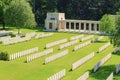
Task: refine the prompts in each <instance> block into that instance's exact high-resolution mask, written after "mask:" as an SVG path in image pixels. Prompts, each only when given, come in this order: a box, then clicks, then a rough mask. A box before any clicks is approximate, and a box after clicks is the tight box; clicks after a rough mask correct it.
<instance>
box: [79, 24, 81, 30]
mask: <svg viewBox="0 0 120 80" xmlns="http://www.w3.org/2000/svg"><path fill="white" fill-rule="evenodd" d="M80 30H81V23H79V32H80Z"/></svg>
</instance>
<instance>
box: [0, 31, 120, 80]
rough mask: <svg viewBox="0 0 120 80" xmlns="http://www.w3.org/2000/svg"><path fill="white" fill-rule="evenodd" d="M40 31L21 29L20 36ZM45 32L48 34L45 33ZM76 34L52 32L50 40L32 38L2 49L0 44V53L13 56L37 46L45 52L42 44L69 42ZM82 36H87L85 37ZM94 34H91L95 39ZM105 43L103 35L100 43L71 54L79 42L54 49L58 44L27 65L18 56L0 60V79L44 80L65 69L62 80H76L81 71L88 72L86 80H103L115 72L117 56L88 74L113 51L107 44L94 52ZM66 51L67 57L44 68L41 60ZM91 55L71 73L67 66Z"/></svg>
mask: <svg viewBox="0 0 120 80" xmlns="http://www.w3.org/2000/svg"><path fill="white" fill-rule="evenodd" d="M13 31H14V32H17V29H13ZM39 31H40V30H35V29H34V30H32V29H21V32H22V33H24V34H25V33H28V32H37V33H40V32H39ZM45 33H49V32H45ZM75 35H80V34H78V33H62V32H54V35H53V36H52V37H47V38H43V39H34V38H33V39H32V40H30V41H28V42H22V43H17V44H13V45H8V46H3V45H2V44H1V43H0V51H7V52H8V53H9V54H13V53H16V52H19V51H22V50H26V49H29V48H33V47H39V52H40V51H43V50H45V49H44V48H45V44H46V43H50V42H54V41H57V40H60V39H64V38H67V39H69V38H70V37H72V36H75ZM85 36H89V35H88V34H85ZM97 36H98V35H95V37H97ZM108 41H109V38H108V37H107V36H106V37H104V39H102V41H100V42H96V43H91V44H90V45H89V46H86V47H84V48H82V49H80V50H77V51H75V52H73V51H72V50H73V47H74V46H75V45H78V44H81V43H83V42H79V43H78V44H75V45H73V46H70V47H68V48H65V49H62V50H58V48H59V45H57V46H54V47H53V48H54V52H53V53H52V54H49V55H47V56H43V57H41V58H38V59H36V60H33V61H31V62H30V63H24V61H25V60H26V57H27V56H24V57H21V58H19V59H16V60H12V61H0V80H47V78H48V77H50V76H51V75H53V74H54V73H56V72H58V71H60V70H62V69H66V71H67V72H66V76H65V77H64V78H63V79H62V80H76V79H77V78H78V77H80V76H81V75H82V74H84V72H86V71H90V80H105V79H106V78H107V77H108V76H109V74H110V73H111V72H112V71H114V70H115V68H116V65H117V64H119V61H120V53H118V54H116V55H115V54H112V58H111V59H110V60H109V61H108V62H107V63H105V65H103V66H102V67H101V68H100V69H99V70H98V71H97V72H96V73H93V72H92V69H93V67H94V65H95V64H96V63H97V62H98V61H100V60H101V59H102V58H103V57H105V56H106V55H107V54H109V53H110V52H112V51H113V49H114V47H113V46H112V45H111V46H110V47H108V48H107V49H106V50H104V51H103V52H101V53H100V54H98V53H97V50H98V48H99V47H101V46H103V45H104V44H105V43H106V42H108ZM66 49H69V54H67V55H66V56H64V57H61V58H59V59H57V60H55V61H53V62H50V63H48V64H46V65H44V64H43V63H44V60H45V58H46V57H48V56H51V55H53V54H56V53H58V52H61V51H63V50H66ZM93 51H94V52H95V56H94V58H92V59H91V60H89V61H88V62H86V63H85V64H83V65H82V66H81V67H79V68H77V69H76V70H74V71H71V65H72V64H73V63H74V62H76V61H77V60H79V59H81V58H83V57H84V56H86V55H88V54H90V53H91V52H93ZM119 76H120V74H118V75H114V80H120V77H119Z"/></svg>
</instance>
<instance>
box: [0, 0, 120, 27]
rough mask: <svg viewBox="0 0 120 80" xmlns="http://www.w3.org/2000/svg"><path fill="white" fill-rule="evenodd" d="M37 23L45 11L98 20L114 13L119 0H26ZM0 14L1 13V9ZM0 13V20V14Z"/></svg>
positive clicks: (43, 18)
mask: <svg viewBox="0 0 120 80" xmlns="http://www.w3.org/2000/svg"><path fill="white" fill-rule="evenodd" d="M27 1H28V2H29V3H30V5H31V7H32V9H33V12H34V14H35V19H36V22H37V24H38V25H40V24H44V20H45V18H46V13H48V12H63V13H65V17H66V18H67V19H82V20H100V18H101V17H102V16H103V15H104V14H112V15H115V14H116V12H117V11H119V8H120V0H27ZM0 14H1V15H2V13H1V11H0ZM1 15H0V18H1V21H2V20H3V19H2V16H1Z"/></svg>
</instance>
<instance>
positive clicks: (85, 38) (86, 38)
mask: <svg viewBox="0 0 120 80" xmlns="http://www.w3.org/2000/svg"><path fill="white" fill-rule="evenodd" d="M93 37H94V35H91V36H87V37H83V38H81V41H86V40H89V39H91V38H93Z"/></svg>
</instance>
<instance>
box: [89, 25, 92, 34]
mask: <svg viewBox="0 0 120 80" xmlns="http://www.w3.org/2000/svg"><path fill="white" fill-rule="evenodd" d="M91 25H92V24H91V23H89V33H91V28H92V27H91Z"/></svg>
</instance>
